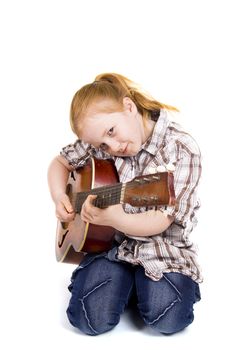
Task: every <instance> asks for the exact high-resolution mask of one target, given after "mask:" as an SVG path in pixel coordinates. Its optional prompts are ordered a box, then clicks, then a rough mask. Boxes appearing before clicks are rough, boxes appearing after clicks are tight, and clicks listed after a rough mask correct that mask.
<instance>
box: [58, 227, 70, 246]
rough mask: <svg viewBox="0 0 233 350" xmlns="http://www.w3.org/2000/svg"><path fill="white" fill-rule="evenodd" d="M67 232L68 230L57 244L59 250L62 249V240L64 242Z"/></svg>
mask: <svg viewBox="0 0 233 350" xmlns="http://www.w3.org/2000/svg"><path fill="white" fill-rule="evenodd" d="M68 232H69V230H67V231H66V232H65V233H64V234H63V236H62V240H61V242H58V247H59V248H61V247H62V245H63V243H64V240H65V238H66V236H67V234H68Z"/></svg>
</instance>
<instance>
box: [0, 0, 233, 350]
mask: <svg viewBox="0 0 233 350" xmlns="http://www.w3.org/2000/svg"><path fill="white" fill-rule="evenodd" d="M230 5H231V1H226V0H220V1H215V0H212V1H205V0H202V1H198V0H195V1H187V0H186V1H185V0H183V1H182V0H173V1H172V0H171V1H169V0H161V1H156V0H144V1H142V0H140V1H139V0H132V1H130V0H128V1H127V0H125V1H122V0H117V1H110V0H109V1H107V0H98V1H94V0H93V1H91V0H85V1H78V0H77V1H71V0H63V1H62V0H56V1H52V0H51V1H50V0H46V1H43V0H40V1H33V0H30V1H29V0H28V1H26V0H21V1H16V0H15V1H13V0H6V1H1V2H0V36H1V46H0V50H1V54H0V60H1V63H0V84H1V85H0V89H1V91H0V101H1V102H0V108H1V111H0V118H1V126H0V130H1V137H0V141H1V236H0V237H1V238H0V239H1V254H0V259H1V261H0V267H1V275H0V281H1V287H0V290H1V297H0V302H1V306H0V317H1V340H0V341H1V342H2V343H5V344H4V345H3V346H2V348H3V349H13V348H14V349H17V348H19V349H22V348H24V349H29V348H31V349H41V348H47V347H50V348H56V349H57V350H58V349H64V348H73V349H74V348H80V346H82V347H83V346H87V347H88V349H89V347H90V346H93V347H95V348H97V349H100V348H101V349H105V348H106V349H107V348H109V347H110V348H112V349H117V348H119V347H121V348H122V347H123V344H124V343H125V342H126V341H131V346H130V347H131V348H132V347H133V348H134V349H141V348H142V347H145V346H146V347H149V346H154V348H161V347H162V349H165V350H166V349H170V348H172V349H186V348H189V349H196V348H198V347H201V348H204V347H206V346H208V348H210V347H211V346H213V345H216V346H226V344H230V343H232V341H231V327H230V324H232V322H231V319H229V318H228V317H230V316H231V313H232V292H233V291H232V286H231V280H232V260H231V255H232V247H231V246H232V243H233V241H232V225H231V212H232V210H231V198H232V188H231V183H232V178H231V177H232V172H231V169H232V164H231V163H232V154H231V152H230V150H229V148H230V147H231V149H232V140H231V139H232V132H231V119H232V78H233V74H232V62H233V57H232V56H233V55H232V35H231V33H232V31H233V25H232V10H231V7H230ZM102 72H118V73H121V74H123V75H126V76H128V77H129V78H131V79H132V80H135V81H136V82H138V83H140V84H141V85H142V86H143V87H144V88H145V89H146V90H147V91H149V92H150V93H151V94H152V95H153V96H154V97H155V98H156V99H158V100H160V101H162V102H164V103H168V104H173V105H175V106H177V107H178V108H180V110H181V111H182V115H183V117H182V123H183V124H184V125H185V126H186V127H187V128H188V130H190V131H191V133H192V134H193V136H194V137H195V138H196V140H197V141H198V143H199V145H200V147H201V149H202V154H203V178H202V185H201V188H200V195H201V200H202V209H201V210H200V212H199V224H198V227H197V228H196V229H195V231H194V232H193V234H192V239H193V241H194V242H196V243H197V244H198V245H199V250H200V253H199V254H200V259H199V261H200V263H201V264H202V267H203V274H204V277H205V281H204V283H203V284H202V286H201V287H202V302H200V303H199V304H197V305H196V309H195V310H196V312H195V316H196V320H195V322H194V323H193V324H192V325H191V326H190V327H189V328H188V329H187V330H186V331H184V332H181V333H179V334H177V335H174V336H172V337H164V336H153V335H152V333H151V332H150V331H149V330H147V329H145V328H143V327H142V325H141V324H140V323H139V322H138V321H135V320H134V319H133V316H132V315H131V314H129V313H126V314H125V315H124V316H123V317H122V320H121V323H120V324H119V326H118V327H117V328H116V329H114V330H113V331H111V332H109V333H107V334H104V335H101V336H99V337H88V336H84V335H81V334H80V333H79V332H77V331H75V330H74V329H73V328H72V327H71V326H70V325H69V323H68V321H67V319H66V315H65V310H66V306H67V302H68V299H69V293H68V291H67V285H68V284H69V278H70V274H71V272H72V270H73V266H71V265H66V264H58V263H57V262H56V261H55V256H54V240H55V228H56V219H55V216H54V206H53V203H52V201H51V199H50V196H49V192H48V187H47V168H48V165H49V162H50V161H51V159H52V158H53V157H54V156H55V155H56V154H57V153H59V151H60V149H61V147H62V146H65V145H66V144H67V143H70V142H73V141H74V140H75V136H74V135H73V134H72V132H71V131H70V127H69V122H68V119H69V106H70V101H71V98H72V96H73V94H74V92H75V91H76V90H77V89H79V88H80V87H81V86H82V85H84V84H86V83H89V82H91V81H93V80H94V78H95V76H96V75H97V74H99V73H102ZM230 144H231V146H230ZM110 337H111V338H110Z"/></svg>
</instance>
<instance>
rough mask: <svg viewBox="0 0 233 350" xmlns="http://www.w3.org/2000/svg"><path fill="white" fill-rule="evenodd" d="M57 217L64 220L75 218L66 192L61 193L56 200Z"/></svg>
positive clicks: (68, 220)
mask: <svg viewBox="0 0 233 350" xmlns="http://www.w3.org/2000/svg"><path fill="white" fill-rule="evenodd" d="M55 205H56V217H57V218H58V220H60V221H62V222H70V221H72V220H74V217H75V212H74V209H73V207H72V205H71V203H70V199H69V197H68V196H67V194H66V193H62V194H60V195H59V196H58V197H57V199H56V202H55Z"/></svg>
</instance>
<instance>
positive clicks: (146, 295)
mask: <svg viewBox="0 0 233 350" xmlns="http://www.w3.org/2000/svg"><path fill="white" fill-rule="evenodd" d="M138 277H139V278H140V281H141V282H143V284H144V289H143V290H141V289H139V290H138V291H139V304H138V307H139V310H140V313H141V316H142V318H143V320H144V322H145V323H146V324H147V325H149V326H150V327H152V328H153V329H155V330H157V331H159V332H160V333H163V334H173V333H176V332H179V331H181V330H182V329H184V328H185V327H187V326H188V325H190V324H191V323H192V322H193V319H194V313H193V304H194V303H195V302H196V301H197V300H199V299H198V298H196V295H197V294H196V289H197V288H198V285H197V284H196V283H195V282H194V281H192V280H191V278H189V277H187V276H183V275H181V274H177V273H167V274H164V277H163V278H162V279H161V280H160V281H158V282H153V281H150V280H148V279H147V278H145V277H144V276H143V275H142V273H140V274H138ZM198 289H199V288H198Z"/></svg>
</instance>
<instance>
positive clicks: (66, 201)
mask: <svg viewBox="0 0 233 350" xmlns="http://www.w3.org/2000/svg"><path fill="white" fill-rule="evenodd" d="M63 205H64V207H65V209H66V211H67V212H68V213H70V214H71V213H73V212H74V209H73V207H72V204H71V203H70V199H69V197H68V196H66V197H64V199H63Z"/></svg>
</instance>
